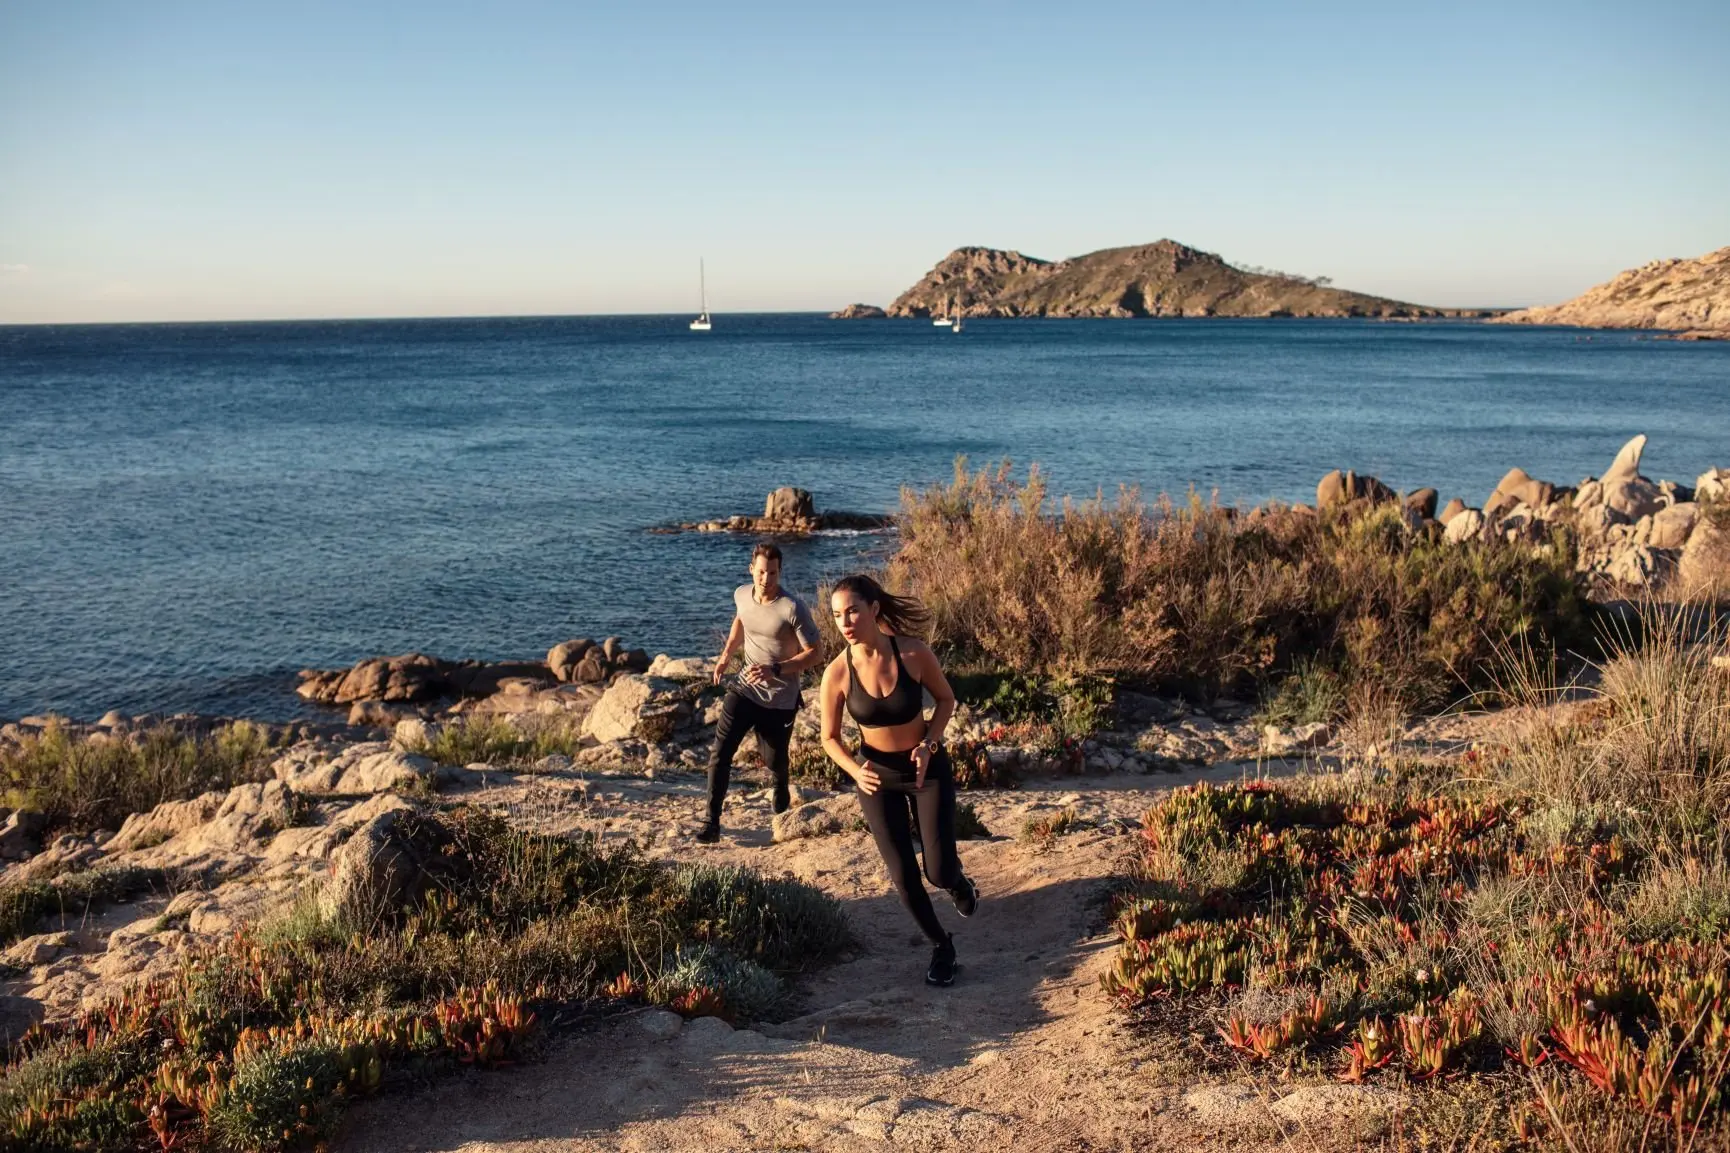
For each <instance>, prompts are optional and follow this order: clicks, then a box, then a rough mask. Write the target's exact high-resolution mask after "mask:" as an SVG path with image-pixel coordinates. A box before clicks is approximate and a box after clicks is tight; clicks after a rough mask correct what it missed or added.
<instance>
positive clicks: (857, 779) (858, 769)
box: [850, 761, 883, 797]
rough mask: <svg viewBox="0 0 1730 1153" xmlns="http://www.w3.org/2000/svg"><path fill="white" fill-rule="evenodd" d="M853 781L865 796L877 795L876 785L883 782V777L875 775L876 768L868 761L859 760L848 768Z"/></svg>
mask: <svg viewBox="0 0 1730 1153" xmlns="http://www.w3.org/2000/svg"><path fill="white" fill-rule="evenodd" d="M850 771H851V772H852V774H853V783H854V784H856V785H858V786H859V791H860V792H861V793H864V794H865V795H866V796H867V797H872V796H876V795H877V787H878V786H879V785H881V784H882V783H883V778H882V777H880V776H878V775H877V769H876V767H875V766H873V765H872V764H871V762H870V761H861V762H859V764H858V765H856V766H854V768H853V769H851V770H850Z"/></svg>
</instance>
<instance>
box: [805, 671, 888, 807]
mask: <svg viewBox="0 0 1730 1153" xmlns="http://www.w3.org/2000/svg"><path fill="white" fill-rule="evenodd" d="M818 698H819V699H820V700H821V701H822V703H823V751H824V752H825V753H828V754H829V759H830V760H832V761H834V762H835V763H836V764H837V765H839V766H841V770H842V771H843V772H845V773H846V774H847V775H848V776H850V777H852V778H853V780H854V781H855V782H856V783H857V784H858V786H859V791H860V792H861V793H864V794H865V795H866V796H870V795H871V794H872V793H875V792H876V791H877V786H878V785H879V784H880V783H881V778H879V777H878V776H877V770H876V769H873V768H872V767H871V762H870V761H863V762H861V761H856V760H854V758H853V754H852V753H851V752H850V751H849V750H848V748H847V746H846V745H845V744H844V743H842V741H841V710H842V709H843V708H844V707H845V706H846V703H847V674H846V673H845V672H843V671H842V668H841V660H840V658H836V659H835V660H834V661H831V662H830V664H829V667H828V668H827V669H824V670H823V687H822V688H821V689H819V690H818Z"/></svg>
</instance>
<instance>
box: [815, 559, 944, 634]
mask: <svg viewBox="0 0 1730 1153" xmlns="http://www.w3.org/2000/svg"><path fill="white" fill-rule="evenodd" d="M835 592H838V593H840V592H848V593H852V594H853V595H854V596H856V597H858V598H859V599H860V600H862V601H865V602H866V603H867V604H874V605H876V606H877V619H878V620H879V621H880V622H882V623H883V624H886V625H888V626H889V630H890V631H891V632H893V633H895V634H896V635H897V636H903V637H916V636H918V635H920V633H922V632H923V631H924V630H925V626H927V625H929V624H930V623H931V610H930V609H928V608H926V607H925V606H924V605H922V604H920V603H919V602H918V601H917V600H915V599H913V598H912V597H898V596H896V595H895V594H894V593H892V592H887V591H885V590H884V588H883V586H882V585H880V584H878V583H877V582H876V581H875V580H873V579H872V578H870V577H868V576H866V575H865V574H864V573H858V574H856V575H854V576H850V577H842V578H841V579H840V580H838V581H836V582H835Z"/></svg>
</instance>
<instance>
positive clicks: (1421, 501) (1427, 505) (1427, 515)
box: [1405, 488, 1441, 520]
mask: <svg viewBox="0 0 1730 1153" xmlns="http://www.w3.org/2000/svg"><path fill="white" fill-rule="evenodd" d="M1440 498H1441V494H1440V493H1438V492H1437V491H1436V490H1435V489H1433V488H1420V489H1419V490H1418V491H1416V492H1414V493H1410V494H1409V495H1407V497H1406V500H1405V507H1406V508H1408V509H1410V510H1411V511H1413V512H1415V513H1417V514H1418V516H1419V517H1420V518H1422V519H1423V520H1434V519H1435V516H1436V501H1437V500H1439V499H1440Z"/></svg>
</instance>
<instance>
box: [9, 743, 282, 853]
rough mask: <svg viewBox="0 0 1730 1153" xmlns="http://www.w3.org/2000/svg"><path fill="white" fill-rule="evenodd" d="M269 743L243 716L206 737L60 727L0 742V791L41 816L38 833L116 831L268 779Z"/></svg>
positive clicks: (14, 803) (15, 805)
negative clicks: (130, 820) (76, 731)
mask: <svg viewBox="0 0 1730 1153" xmlns="http://www.w3.org/2000/svg"><path fill="white" fill-rule="evenodd" d="M271 751H272V750H271V744H270V737H269V734H268V733H267V732H266V730H265V729H263V728H262V727H260V726H258V725H255V724H252V723H250V722H248V721H236V722H234V723H233V724H230V725H225V726H223V727H222V728H219V729H217V730H216V731H215V732H213V733H210V734H209V735H207V736H199V735H191V734H187V733H184V732H181V731H179V730H176V729H173V728H169V727H158V728H154V729H149V730H147V731H145V732H142V733H138V734H134V735H128V736H110V735H108V734H99V735H95V736H88V737H76V736H73V735H72V734H71V733H69V732H68V731H67V729H66V728H65V726H64V725H60V724H51V725H50V726H49V727H48V728H47V729H45V730H43V731H42V732H41V733H40V734H37V735H32V736H26V737H25V738H23V740H22V741H21V742H20V743H19V744H17V745H12V746H0V793H3V794H4V801H5V804H7V805H9V806H11V807H12V808H19V809H33V810H35V811H37V812H40V813H41V814H42V815H43V817H44V818H45V819H46V822H47V823H46V828H45V830H44V832H45V835H47V836H53V835H55V834H57V833H63V832H74V833H89V832H94V831H96V830H98V829H110V830H112V829H118V828H119V827H120V825H121V823H122V822H124V821H125V820H126V818H127V817H129V816H131V815H132V814H133V813H143V812H148V811H150V810H151V809H153V808H155V807H156V806H157V805H159V804H162V803H163V802H164V801H183V800H187V799H188V798H191V797H196V796H198V795H199V794H200V793H206V792H209V791H211V790H212V789H229V788H233V787H234V786H235V785H244V784H250V783H253V782H255V781H261V780H265V779H267V778H268V777H269V773H270V769H269V764H270V756H271Z"/></svg>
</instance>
